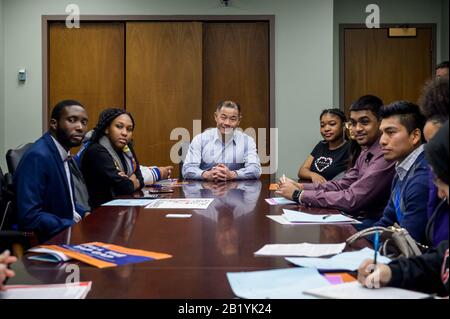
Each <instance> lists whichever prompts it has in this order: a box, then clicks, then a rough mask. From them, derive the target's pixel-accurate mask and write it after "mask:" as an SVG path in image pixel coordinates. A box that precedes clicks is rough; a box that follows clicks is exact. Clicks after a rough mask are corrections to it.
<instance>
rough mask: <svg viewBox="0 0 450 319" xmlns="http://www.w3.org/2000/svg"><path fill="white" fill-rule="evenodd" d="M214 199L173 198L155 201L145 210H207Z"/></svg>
mask: <svg viewBox="0 0 450 319" xmlns="http://www.w3.org/2000/svg"><path fill="white" fill-rule="evenodd" d="M213 200H214V198H175V199H173V198H171V199H157V200H153V201H152V202H151V203H150V204H148V205H147V206H146V207H145V208H151V209H207V208H208V206H209V204H211V203H212V201H213Z"/></svg>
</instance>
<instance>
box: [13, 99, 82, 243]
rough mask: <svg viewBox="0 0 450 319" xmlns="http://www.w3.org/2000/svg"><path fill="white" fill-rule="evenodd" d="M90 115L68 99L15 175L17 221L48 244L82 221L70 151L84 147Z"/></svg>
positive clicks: (55, 113)
mask: <svg viewBox="0 0 450 319" xmlns="http://www.w3.org/2000/svg"><path fill="white" fill-rule="evenodd" d="M87 122H88V116H87V112H86V110H85V109H84V107H83V106H82V105H81V103H80V102H77V101H73V100H65V101H61V102H59V103H58V104H57V105H56V106H55V107H54V108H53V111H52V114H51V120H50V128H49V130H48V132H46V133H45V134H44V135H43V136H42V137H41V138H39V139H38V140H37V141H36V142H35V143H34V144H33V146H31V147H30V149H29V150H28V151H27V152H26V153H25V154H24V156H23V157H22V159H21V161H20V163H19V165H18V167H17V169H16V172H15V174H14V185H15V186H16V196H17V222H18V224H19V227H20V228H21V229H23V230H28V231H34V232H35V234H36V235H37V237H38V239H39V241H40V242H43V241H46V240H48V239H50V238H51V237H53V236H54V235H56V234H58V233H59V232H61V231H62V230H64V229H65V228H67V227H70V226H71V225H73V224H74V223H76V222H78V221H80V220H81V219H82V218H83V217H84V216H85V214H86V209H85V208H83V207H84V206H81V205H79V204H77V200H76V198H75V197H76V196H74V193H75V192H74V184H73V177H72V173H71V169H70V165H69V164H70V161H71V160H72V159H71V156H70V149H71V148H72V147H76V146H79V145H81V142H82V141H83V138H84V135H85V134H86V131H87Z"/></svg>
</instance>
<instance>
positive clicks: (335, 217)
mask: <svg viewBox="0 0 450 319" xmlns="http://www.w3.org/2000/svg"><path fill="white" fill-rule="evenodd" d="M267 217H269V218H271V219H273V220H275V221H276V222H279V223H280V224H294V225H295V224H308V225H315V224H358V223H360V222H359V221H357V220H356V219H353V218H351V217H347V216H344V215H341V214H327V215H319V214H307V213H303V212H299V211H296V210H289V209H283V215H279V216H267ZM283 220H284V221H283Z"/></svg>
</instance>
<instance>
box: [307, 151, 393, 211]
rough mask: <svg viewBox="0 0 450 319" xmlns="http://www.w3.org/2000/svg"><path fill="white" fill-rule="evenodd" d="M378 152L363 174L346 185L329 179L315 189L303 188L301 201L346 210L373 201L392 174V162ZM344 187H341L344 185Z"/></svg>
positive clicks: (353, 209)
mask: <svg viewBox="0 0 450 319" xmlns="http://www.w3.org/2000/svg"><path fill="white" fill-rule="evenodd" d="M382 157H383V155H382V154H380V155H378V156H377V158H374V159H373V164H372V165H371V166H370V167H367V168H366V169H365V171H364V173H363V175H362V176H361V177H360V178H359V179H357V180H355V181H354V183H352V184H351V185H349V186H347V183H346V180H345V177H344V180H343V181H331V182H328V183H326V184H325V185H324V186H322V187H320V188H319V189H315V190H307V189H306V188H305V190H304V191H303V193H302V197H301V201H302V203H303V204H305V205H307V206H313V207H330V208H336V209H340V210H343V211H346V212H350V213H352V212H357V211H359V210H360V209H361V208H362V207H364V206H366V205H367V203H368V202H373V201H374V200H375V199H377V197H379V196H380V194H382V193H383V191H384V190H385V189H386V187H388V188H390V185H391V182H392V178H393V175H394V170H393V165H394V164H393V163H388V162H386V161H385V160H384V159H383V158H382ZM345 186H347V187H346V188H341V187H345Z"/></svg>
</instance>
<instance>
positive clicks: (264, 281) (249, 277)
mask: <svg viewBox="0 0 450 319" xmlns="http://www.w3.org/2000/svg"><path fill="white" fill-rule="evenodd" d="M227 278H228V281H229V283H230V286H231V289H232V290H233V292H234V294H235V295H236V296H238V297H240V298H248V299H267V298H272V299H306V298H312V297H311V296H307V295H304V294H303V291H305V290H310V289H314V288H319V287H323V286H329V285H330V283H329V282H328V281H327V280H326V279H325V278H324V277H323V276H321V275H320V274H319V273H318V272H317V270H315V269H311V268H287V269H275V270H263V271H250V272H235V273H227Z"/></svg>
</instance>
